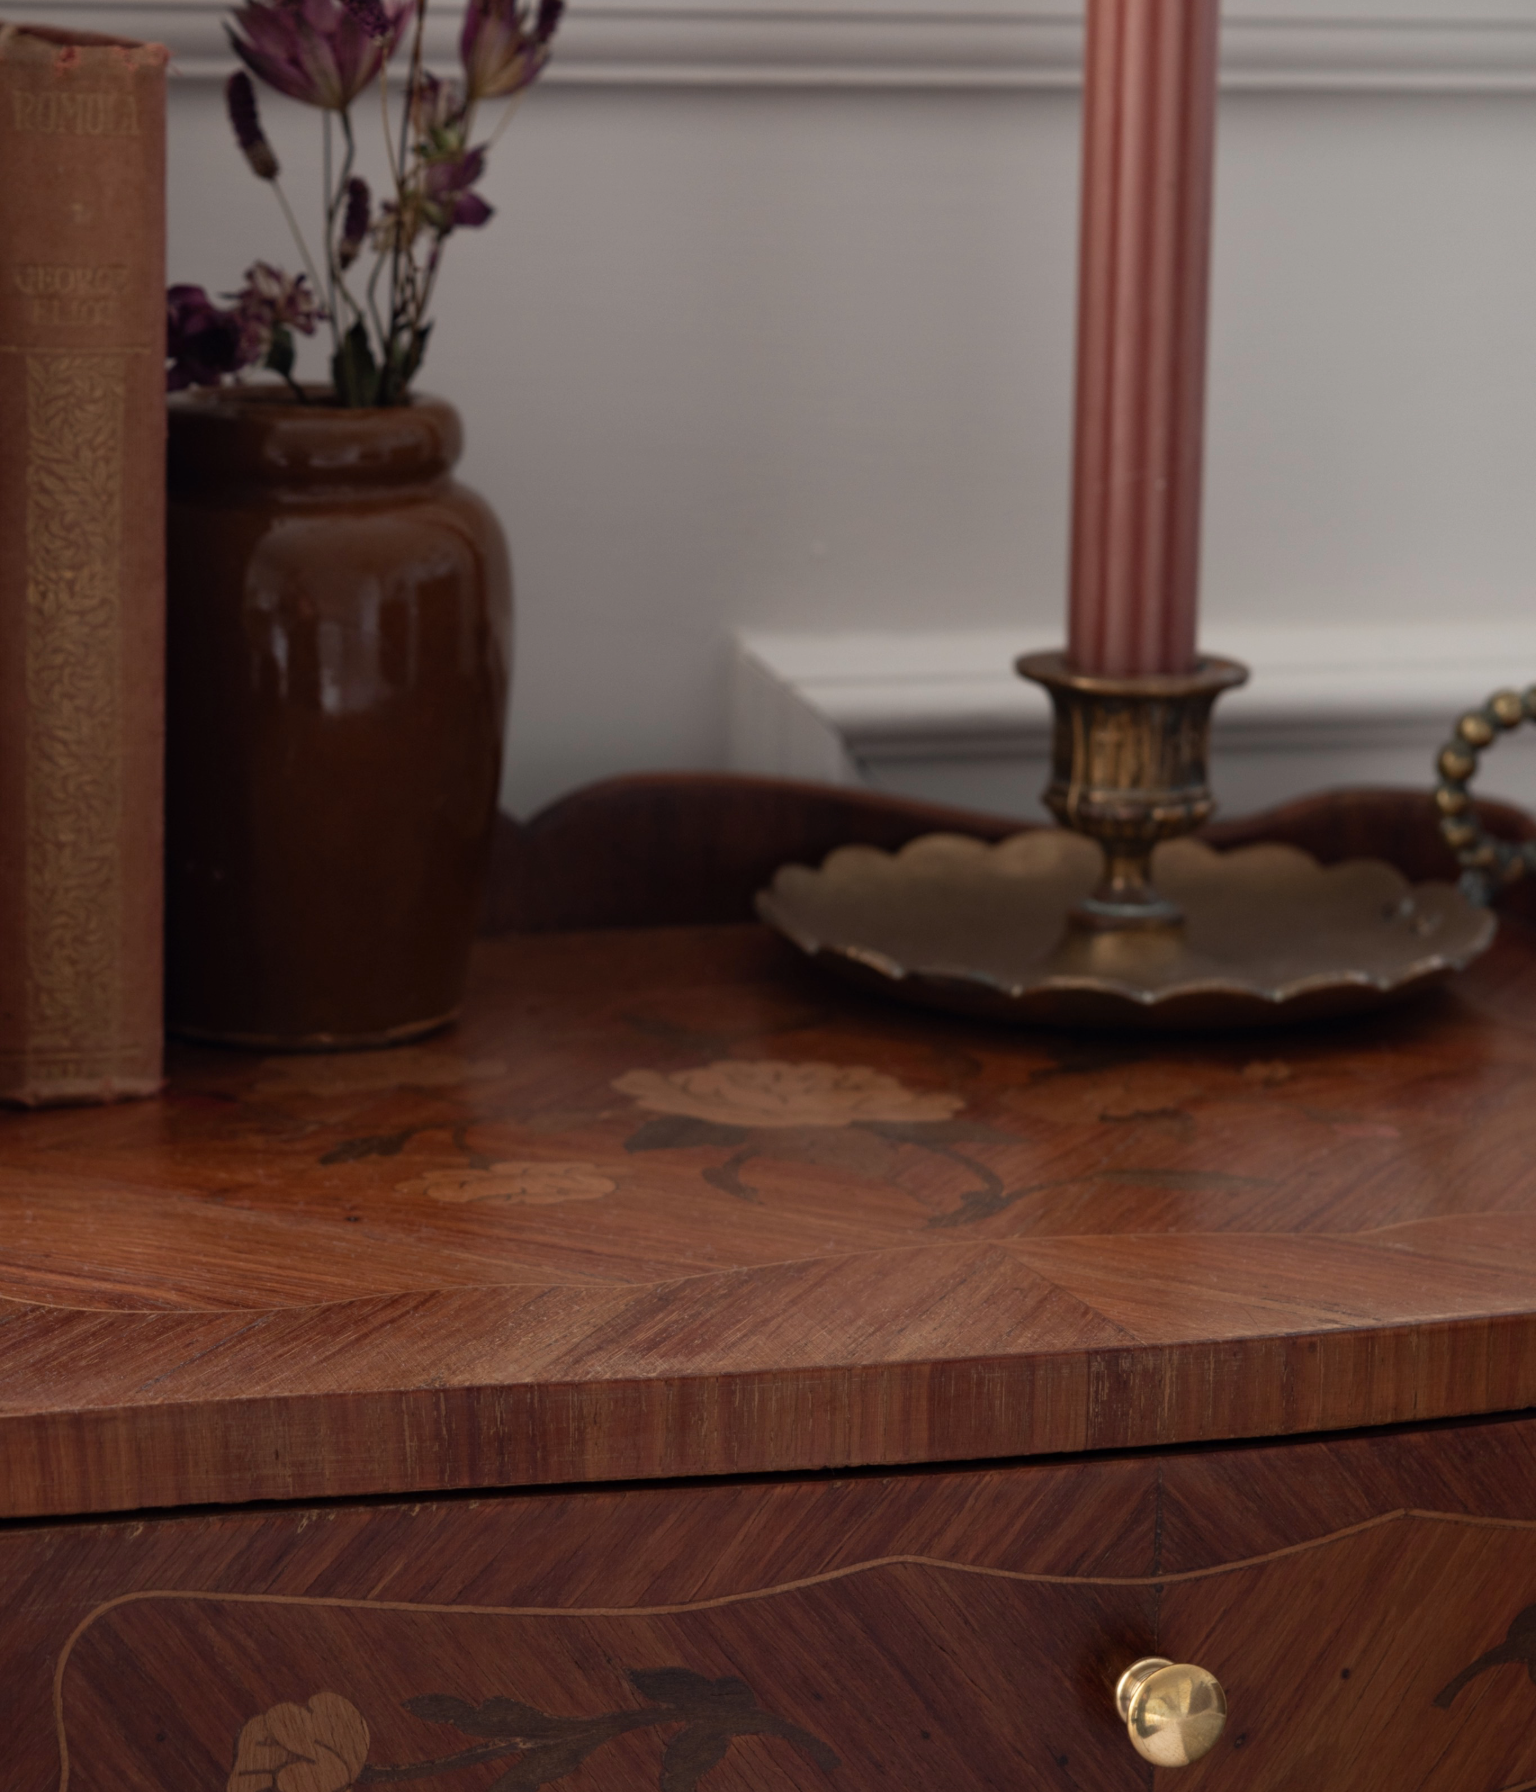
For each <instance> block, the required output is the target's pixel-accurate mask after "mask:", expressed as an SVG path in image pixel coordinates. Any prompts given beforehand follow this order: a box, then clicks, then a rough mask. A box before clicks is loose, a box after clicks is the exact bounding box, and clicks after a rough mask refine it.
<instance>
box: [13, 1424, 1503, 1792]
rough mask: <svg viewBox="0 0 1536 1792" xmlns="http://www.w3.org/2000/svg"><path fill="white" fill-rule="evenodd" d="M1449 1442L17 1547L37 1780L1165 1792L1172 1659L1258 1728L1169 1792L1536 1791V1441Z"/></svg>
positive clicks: (275, 1787) (270, 1524) (250, 1526)
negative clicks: (1143, 1723) (1151, 1697)
mask: <svg viewBox="0 0 1536 1792" xmlns="http://www.w3.org/2000/svg"><path fill="white" fill-rule="evenodd" d="M1436 1436H1437V1434H1431V1433H1425V1434H1421V1435H1420V1437H1419V1438H1418V1439H1417V1440H1413V1439H1410V1440H1406V1441H1405V1440H1403V1439H1395V1440H1394V1439H1383V1440H1377V1441H1375V1442H1373V1443H1372V1442H1367V1443H1362V1442H1361V1441H1360V1440H1353V1441H1350V1442H1344V1443H1339V1444H1337V1445H1292V1446H1285V1447H1282V1448H1277V1449H1274V1450H1269V1451H1246V1452H1240V1451H1233V1452H1208V1453H1202V1454H1200V1455H1196V1456H1191V1457H1184V1458H1170V1459H1167V1460H1165V1461H1162V1462H1160V1461H1158V1460H1157V1459H1155V1458H1131V1459H1125V1460H1121V1461H1114V1460H1108V1461H1092V1462H1084V1463H1077V1464H1058V1465H1049V1466H1028V1465H1025V1466H1020V1467H1016V1468H1004V1469H988V1470H976V1471H971V1472H957V1473H942V1474H922V1473H916V1474H911V1475H882V1476H875V1477H869V1478H858V1479H850V1480H845V1481H835V1482H834V1481H816V1482H778V1483H757V1484H730V1483H720V1484H714V1485H709V1486H686V1487H658V1488H634V1489H628V1490H615V1491H605V1492H590V1493H574V1494H540V1495H533V1496H506V1497H502V1498H496V1499H487V1500H459V1501H443V1502H428V1503H425V1504H421V1505H416V1506H410V1507H405V1506H392V1505H378V1506H373V1507H350V1508H348V1507H337V1508H327V1509H316V1510H308V1511H304V1510H282V1511H276V1512H266V1513H229V1514H222V1515H220V1514H214V1515H193V1516H187V1517H184V1518H166V1519H163V1520H158V1521H153V1522H139V1523H132V1522H120V1523H112V1524H101V1525H81V1526H67V1527H64V1526H61V1527H40V1528H32V1529H27V1530H18V1531H12V1532H9V1533H3V1534H0V1601H3V1603H0V1714H3V1716H4V1718H5V1725H6V1728H7V1730H8V1734H9V1743H8V1760H7V1773H6V1776H5V1783H6V1784H7V1786H8V1787H16V1788H17V1789H18V1792H45V1789H46V1792H53V1789H54V1788H55V1787H57V1788H60V1789H61V1792H108V1789H109V1788H110V1792H208V1789H210V1788H213V1789H214V1792H218V1789H220V1788H228V1792H346V1789H347V1788H350V1787H365V1786H370V1785H393V1784H397V1783H400V1784H403V1783H406V1782H411V1783H414V1782H415V1781H417V1780H420V1781H422V1782H423V1783H426V1784H430V1785H431V1786H432V1787H434V1788H443V1789H445V1792H488V1789H489V1788H492V1787H494V1788H496V1789H497V1792H514V1789H515V1788H524V1787H540V1786H546V1785H548V1786H557V1787H561V1788H564V1789H565V1792H643V1789H644V1788H647V1787H652V1788H655V1789H656V1792H689V1789H690V1788H699V1789H700V1792H822V1789H823V1788H826V1789H829V1792H837V1789H839V1788H840V1789H842V1792H875V1789H876V1788H880V1789H882V1792H889V1789H890V1788H892V1787H902V1786H910V1787H917V1786H929V1787H935V1788H941V1789H942V1792H967V1789H969V1788H997V1789H998V1792H1003V1789H1004V1788H1007V1789H1008V1792H1018V1788H1020V1787H1061V1788H1064V1789H1066V1788H1074V1787H1081V1788H1084V1789H1092V1792H1117V1789H1119V1788H1126V1789H1127V1792H1129V1789H1130V1788H1136V1787H1146V1786H1147V1785H1148V1784H1149V1783H1150V1780H1149V1776H1150V1775H1151V1773H1152V1770H1151V1769H1150V1768H1149V1767H1148V1766H1147V1765H1146V1764H1145V1763H1144V1762H1142V1761H1141V1760H1140V1759H1139V1758H1138V1757H1137V1756H1136V1755H1135V1754H1134V1753H1133V1751H1132V1749H1131V1746H1130V1743H1129V1741H1128V1739H1127V1736H1126V1733H1125V1730H1124V1728H1123V1726H1121V1724H1120V1723H1119V1721H1118V1719H1117V1718H1116V1716H1115V1714H1114V1712H1113V1709H1112V1696H1111V1695H1112V1687H1113V1683H1114V1680H1115V1677H1116V1675H1117V1674H1118V1672H1119V1671H1120V1670H1121V1669H1122V1668H1124V1667H1126V1666H1128V1665H1129V1664H1130V1663H1131V1662H1132V1661H1134V1660H1136V1659H1137V1658H1138V1657H1140V1656H1144V1655H1149V1654H1161V1655H1165V1656H1170V1657H1172V1658H1174V1659H1175V1660H1188V1661H1194V1662H1197V1663H1199V1664H1201V1665H1202V1666H1204V1667H1206V1668H1208V1669H1210V1670H1211V1671H1212V1672H1213V1673H1215V1674H1216V1675H1217V1677H1218V1678H1219V1679H1220V1680H1221V1681H1222V1683H1223V1685H1224V1687H1225V1689H1226V1692H1227V1697H1228V1701H1229V1707H1230V1718H1229V1722H1228V1726H1227V1730H1226V1733H1225V1734H1224V1735H1223V1737H1222V1738H1221V1740H1220V1741H1219V1742H1218V1743H1217V1745H1216V1747H1215V1749H1214V1751H1213V1752H1212V1753H1211V1754H1210V1755H1209V1756H1208V1757H1207V1758H1206V1759H1205V1760H1203V1761H1201V1762H1199V1763H1197V1764H1196V1765H1194V1766H1192V1767H1189V1768H1186V1769H1184V1770H1182V1771H1180V1772H1179V1773H1177V1774H1174V1775H1173V1776H1171V1778H1170V1776H1168V1775H1166V1774H1159V1775H1158V1776H1157V1783H1158V1784H1159V1785H1162V1784H1165V1783H1171V1784H1175V1785H1178V1784H1183V1785H1187V1786H1188V1787H1190V1788H1191V1792H1195V1789H1196V1788H1200V1789H1204V1792H1213V1789H1216V1788H1220V1789H1222V1792H1226V1789H1227V1788H1231V1789H1233V1792H1236V1789H1237V1788H1241V1789H1242V1792H1332V1789H1333V1788H1337V1792H1378V1789H1379V1792H1413V1789H1415V1788H1417V1789H1420V1792H1514V1789H1515V1788H1520V1789H1521V1792H1525V1789H1527V1788H1533V1789H1536V1522H1533V1520H1532V1519H1530V1518H1524V1517H1521V1516H1519V1513H1520V1512H1521V1511H1522V1510H1532V1509H1533V1501H1532V1495H1533V1494H1536V1470H1533V1469H1532V1466H1531V1464H1532V1462H1533V1461H1536V1431H1533V1427H1531V1426H1529V1425H1521V1424H1507V1425H1504V1426H1496V1425H1489V1426H1479V1427H1470V1428H1463V1429H1460V1430H1458V1431H1455V1432H1447V1433H1441V1434H1438V1436H1439V1437H1440V1438H1442V1439H1449V1440H1451V1441H1450V1442H1448V1443H1445V1444H1443V1445H1442V1444H1440V1443H1437V1442H1436ZM1469 1438H1471V1439H1472V1444H1471V1446H1469V1442H1468V1440H1469ZM1426 1439H1427V1440H1428V1441H1427V1442H1426V1441H1425V1440H1426ZM1469 1449H1470V1453H1469ZM1469 1465H1470V1466H1469ZM1458 1477H1459V1480H1460V1483H1461V1485H1460V1487H1459V1488H1458V1486H1457V1480H1458ZM1430 1480H1434V1481H1435V1482H1436V1483H1437V1485H1438V1498H1439V1500H1440V1504H1441V1507H1442V1509H1441V1510H1439V1511H1433V1510H1429V1509H1425V1508H1423V1507H1415V1506H1414V1505H1413V1504H1412V1501H1411V1499H1409V1498H1407V1497H1401V1496H1408V1495H1413V1494H1415V1493H1417V1494H1418V1495H1419V1496H1420V1497H1422V1495H1423V1492H1424V1488H1425V1486H1426V1484H1427V1483H1428V1481H1430ZM1473 1482H1476V1483H1477V1485H1475V1486H1474V1485H1472V1483H1473ZM1495 1485H1496V1486H1497V1487H1498V1489H1499V1492H1498V1494H1497V1496H1496V1497H1495V1496H1491V1495H1489V1494H1488V1492H1487V1489H1488V1487H1490V1486H1495ZM1288 1494H1289V1495H1290V1496H1291V1497H1290V1506H1291V1508H1293V1509H1294V1514H1295V1516H1294V1522H1293V1526H1292V1528H1293V1529H1296V1528H1303V1529H1305V1528H1308V1527H1310V1534H1306V1535H1298V1536H1294V1537H1285V1536H1283V1535H1279V1534H1278V1532H1283V1530H1284V1512H1285V1509H1286V1500H1287V1495H1288ZM1474 1496H1475V1497H1474ZM1395 1497H1397V1500H1398V1503H1393V1502H1394V1498H1395ZM1319 1501H1321V1502H1322V1503H1323V1505H1325V1506H1328V1507H1331V1508H1332V1509H1333V1511H1334V1516H1335V1517H1336V1518H1338V1519H1341V1520H1343V1521H1344V1522H1340V1523H1337V1524H1335V1525H1334V1526H1333V1528H1331V1529H1328V1530H1321V1531H1320V1530H1318V1529H1317V1528H1316V1518H1315V1514H1316V1510H1317V1506H1318V1502H1319ZM1458 1506H1459V1507H1460V1508H1461V1509H1454V1508H1456V1507H1458ZM1473 1506H1482V1507H1484V1508H1486V1509H1485V1510H1481V1511H1478V1510H1472V1509H1470V1508H1471V1507H1473ZM1277 1527H1278V1532H1277ZM1261 1531H1262V1532H1265V1533H1266V1535H1265V1536H1264V1537H1263V1538H1261V1539H1259V1540H1262V1541H1264V1542H1265V1543H1266V1545H1267V1546H1266V1547H1264V1548H1263V1549H1260V1550H1256V1551H1253V1552H1252V1553H1251V1554H1248V1555H1245V1556H1243V1557H1241V1558H1238V1557H1234V1556H1232V1555H1231V1554H1226V1555H1225V1559H1222V1560H1209V1559H1207V1560H1200V1559H1198V1558H1199V1556H1200V1551H1201V1544H1200V1541H1199V1539H1200V1538H1201V1537H1202V1536H1205V1537H1207V1538H1217V1539H1219V1541H1220V1546H1221V1550H1222V1551H1223V1552H1227V1551H1230V1549H1231V1545H1232V1543H1233V1541H1234V1539H1237V1540H1241V1537H1242V1536H1243V1535H1245V1534H1251V1535H1252V1536H1253V1537H1258V1533H1259V1532H1261ZM1206 1553H1207V1555H1208V1554H1209V1553H1210V1551H1209V1546H1207V1551H1206Z"/></svg>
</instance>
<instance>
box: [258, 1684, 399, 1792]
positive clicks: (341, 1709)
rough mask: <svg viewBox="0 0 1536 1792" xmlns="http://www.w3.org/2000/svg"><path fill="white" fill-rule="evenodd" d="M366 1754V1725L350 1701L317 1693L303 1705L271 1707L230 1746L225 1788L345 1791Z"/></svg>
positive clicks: (262, 1791)
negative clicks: (230, 1763) (232, 1761)
mask: <svg viewBox="0 0 1536 1792" xmlns="http://www.w3.org/2000/svg"><path fill="white" fill-rule="evenodd" d="M367 1758H368V1725H367V1723H366V1722H365V1721H364V1719H363V1714H362V1712H361V1711H359V1710H358V1709H357V1707H356V1706H355V1705H351V1704H349V1703H348V1702H347V1701H346V1700H345V1699H344V1698H341V1697H340V1696H339V1695H338V1694H336V1693H334V1692H317V1693H316V1694H315V1696H314V1697H313V1698H312V1699H311V1700H310V1701H309V1703H308V1704H307V1705H286V1704H285V1705H274V1706H273V1707H272V1709H271V1710H270V1711H267V1712H263V1714H262V1715H261V1716H260V1717H253V1718H252V1719H251V1721H250V1722H249V1723H248V1724H247V1725H246V1726H245V1728H244V1729H243V1730H242V1731H241V1732H240V1740H239V1742H238V1743H237V1744H236V1746H235V1766H234V1771H233V1772H232V1773H231V1774H230V1776H229V1784H228V1788H227V1792H347V1788H348V1787H349V1786H351V1785H352V1783H353V1782H354V1781H355V1780H356V1778H357V1776H358V1775H359V1774H360V1773H361V1772H362V1770H363V1763H364V1761H366V1760H367Z"/></svg>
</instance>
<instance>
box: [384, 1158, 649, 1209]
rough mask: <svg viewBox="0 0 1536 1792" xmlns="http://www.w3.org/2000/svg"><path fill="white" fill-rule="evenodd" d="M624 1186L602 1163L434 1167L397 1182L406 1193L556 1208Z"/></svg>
mask: <svg viewBox="0 0 1536 1792" xmlns="http://www.w3.org/2000/svg"><path fill="white" fill-rule="evenodd" d="M617 1187H618V1184H617V1183H616V1182H615V1181H614V1180H613V1178H612V1177H611V1176H605V1175H604V1174H603V1173H602V1171H601V1170H600V1169H598V1167H597V1165H596V1164H551V1163H496V1164H491V1165H490V1166H489V1167H488V1168H486V1169H483V1170H472V1169H462V1168H459V1169H452V1170H428V1171H427V1172H426V1174H425V1175H422V1176H413V1177H412V1178H411V1180H410V1181H409V1182H397V1183H396V1184H395V1188H396V1191H397V1192H398V1193H399V1194H402V1195H429V1196H430V1197H431V1198H432V1199H433V1200H434V1201H453V1202H465V1203H467V1202H471V1201H496V1202H505V1203H507V1204H508V1205H512V1206H523V1207H555V1206H558V1205H560V1204H561V1203H562V1202H565V1201H597V1200H601V1198H602V1197H603V1196H604V1195H611V1194H612V1193H613V1191H614V1190H615V1189H616V1188H617Z"/></svg>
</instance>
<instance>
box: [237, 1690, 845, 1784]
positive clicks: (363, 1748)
mask: <svg viewBox="0 0 1536 1792" xmlns="http://www.w3.org/2000/svg"><path fill="white" fill-rule="evenodd" d="M629 1682H630V1685H631V1686H632V1687H633V1689H634V1691H635V1692H636V1693H638V1694H639V1696H640V1698H641V1699H642V1700H643V1701H644V1702H643V1703H642V1704H639V1705H633V1704H624V1705H621V1706H620V1707H619V1708H618V1709H617V1710H613V1711H603V1712H599V1713H596V1714H595V1715H593V1716H591V1717H576V1716H567V1715H565V1714H564V1713H557V1712H550V1711H541V1710H539V1709H538V1707H537V1706H534V1705H525V1704H523V1703H522V1701H521V1700H519V1699H515V1698H507V1697H498V1698H489V1699H484V1700H482V1701H481V1702H480V1703H479V1704H478V1705H477V1704H473V1703H471V1702H470V1701H469V1700H467V1699H459V1698H454V1697H453V1696H452V1695H450V1694H447V1693H427V1694H424V1695H423V1696H421V1697H419V1698H414V1699H407V1700H406V1701H405V1709H406V1710H407V1711H408V1712H410V1714H411V1715H412V1716H413V1717H417V1718H420V1719H421V1720H422V1721H423V1722H424V1723H426V1724H430V1725H432V1726H434V1728H435V1729H436V1730H437V1732H438V1734H439V1735H441V1732H442V1729H444V1728H450V1729H453V1730H457V1731H458V1733H459V1735H460V1736H461V1737H462V1738H464V1740H465V1744H466V1746H464V1747H461V1748H456V1749H455V1750H454V1751H453V1752H452V1753H451V1754H447V1755H439V1756H437V1757H436V1758H435V1759H433V1760H429V1761H406V1762H401V1763H399V1764H396V1765H389V1766H386V1765H381V1764H370V1763H369V1762H368V1741H369V1737H368V1725H367V1724H366V1723H365V1722H364V1721H363V1715H362V1713H361V1712H360V1711H358V1710H357V1708H356V1707H355V1706H353V1705H350V1704H348V1703H347V1701H346V1700H345V1699H343V1698H339V1697H338V1696H337V1695H336V1694H335V1693H333V1692H318V1693H316V1694H315V1696H314V1697H313V1698H312V1699H311V1700H310V1701H309V1703H308V1705H274V1706H273V1707H272V1709H271V1710H270V1711H268V1712H265V1713H264V1714H263V1715H262V1716H261V1717H253V1718H252V1719H251V1721H250V1722H249V1723H248V1724H247V1725H246V1726H245V1728H244V1729H243V1730H242V1731H241V1732H240V1740H239V1742H238V1744H237V1745H236V1754H235V1770H234V1772H233V1773H232V1774H231V1775H230V1776H229V1784H228V1787H227V1792H350V1788H351V1787H352V1786H354V1785H357V1786H371V1785H378V1784H382V1783H394V1782H396V1781H400V1780H437V1779H442V1778H444V1777H445V1776H448V1775H451V1774H457V1773H459V1772H462V1771H468V1772H469V1773H472V1774H473V1775H474V1776H475V1777H474V1782H473V1783H474V1784H475V1785H476V1786H478V1787H481V1788H484V1792H513V1789H514V1788H516V1789H517V1792H538V1788H540V1787H543V1786H555V1785H560V1784H562V1783H563V1782H566V1781H569V1780H571V1779H572V1778H574V1776H576V1775H577V1774H580V1773H581V1770H582V1768H583V1766H584V1764H585V1763H586V1761H587V1759H588V1757H589V1756H591V1755H595V1754H598V1753H600V1752H601V1751H602V1750H604V1749H606V1748H607V1747H608V1745H609V1744H610V1743H613V1742H617V1741H618V1740H619V1738H620V1737H622V1736H626V1735H628V1734H630V1733H631V1732H633V1731H646V1730H652V1731H657V1732H659V1733H660V1734H661V1735H663V1736H664V1737H665V1742H664V1743H663V1744H662V1746H661V1748H660V1750H659V1751H658V1752H659V1756H660V1758H659V1760H658V1761H657V1772H658V1774H659V1778H658V1779H657V1781H656V1782H655V1784H656V1785H657V1787H658V1792H698V1788H699V1785H700V1782H701V1781H703V1780H704V1779H706V1778H707V1777H709V1775H710V1771H711V1769H712V1768H714V1767H717V1766H719V1764H720V1763H721V1762H722V1761H723V1760H724V1759H725V1758H726V1756H727V1755H728V1754H729V1753H730V1752H731V1745H732V1743H733V1742H734V1741H736V1739H737V1738H738V1737H743V1736H761V1737H769V1738H773V1739H775V1740H776V1741H777V1742H780V1743H787V1744H788V1745H789V1751H790V1760H791V1761H792V1760H793V1757H794V1755H799V1756H801V1757H803V1758H804V1759H805V1760H807V1761H810V1762H812V1763H814V1765H815V1766H816V1767H818V1768H820V1769H821V1772H822V1773H823V1774H827V1773H831V1772H833V1771H835V1769H836V1768H837V1767H838V1765H839V1763H838V1758H837V1756H836V1755H835V1754H834V1753H833V1752H832V1750H831V1749H830V1748H828V1747H827V1745H826V1743H825V1742H823V1741H822V1740H821V1738H820V1737H819V1736H813V1735H812V1734H811V1732H810V1731H809V1730H802V1729H801V1728H800V1727H799V1726H798V1725H797V1724H793V1723H790V1722H788V1721H787V1720H786V1719H784V1718H782V1717H778V1716H775V1714H774V1713H773V1712H771V1711H765V1710H764V1709H763V1707H762V1706H761V1705H759V1704H758V1702H757V1699H756V1696H755V1695H754V1693H753V1691H752V1689H751V1687H750V1686H748V1685H747V1683H746V1682H745V1681H744V1680H737V1679H734V1678H729V1677H728V1678H725V1679H720V1680H711V1679H710V1678H709V1677H708V1676H707V1675H704V1674H697V1673H694V1672H693V1671H692V1670H691V1669H689V1668H680V1667H668V1668H634V1669H632V1670H631V1671H630V1673H629ZM493 1764H494V1765H495V1767H496V1769H497V1772H496V1777H495V1779H494V1780H487V1779H486V1778H485V1775H484V1771H483V1770H484V1769H485V1768H487V1767H490V1766H492V1765H493ZM785 1765H786V1766H787V1765H788V1763H786V1764H785ZM582 1783H583V1784H592V1783H594V1780H593V1779H591V1778H589V1777H588V1776H586V1775H582ZM602 1783H603V1784H604V1785H609V1784H614V1783H617V1782H616V1781H613V1780H610V1779H607V1778H605V1779H604V1780H603V1782H602ZM634 1783H635V1785H636V1792H639V1784H638V1782H634ZM783 1783H785V1784H791V1783H795V1782H794V1777H793V1775H791V1774H790V1773H787V1772H786V1773H785V1774H784V1776H783Z"/></svg>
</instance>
